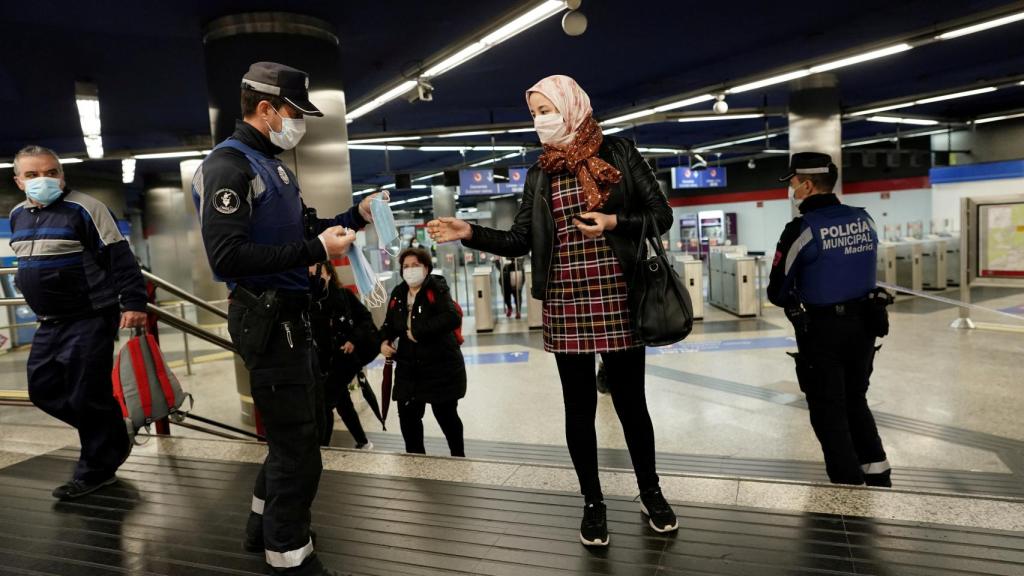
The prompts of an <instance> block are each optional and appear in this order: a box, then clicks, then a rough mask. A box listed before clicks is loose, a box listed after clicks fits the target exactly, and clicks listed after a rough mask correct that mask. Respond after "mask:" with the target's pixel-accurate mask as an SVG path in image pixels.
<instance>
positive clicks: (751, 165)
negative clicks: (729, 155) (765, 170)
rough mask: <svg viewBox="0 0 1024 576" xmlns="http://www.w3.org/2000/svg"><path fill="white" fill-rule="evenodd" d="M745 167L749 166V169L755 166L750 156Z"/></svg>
mask: <svg viewBox="0 0 1024 576" xmlns="http://www.w3.org/2000/svg"><path fill="white" fill-rule="evenodd" d="M747 168H750V169H751V170H753V169H754V168H757V163H756V162H754V159H753V158H751V159H750V160H748V161H747Z"/></svg>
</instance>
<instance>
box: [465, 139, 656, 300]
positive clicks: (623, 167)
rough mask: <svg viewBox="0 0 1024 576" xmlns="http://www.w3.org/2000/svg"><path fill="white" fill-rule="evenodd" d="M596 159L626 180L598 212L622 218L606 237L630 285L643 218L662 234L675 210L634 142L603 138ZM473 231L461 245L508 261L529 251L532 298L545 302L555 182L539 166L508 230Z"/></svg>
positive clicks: (477, 228)
mask: <svg viewBox="0 0 1024 576" xmlns="http://www.w3.org/2000/svg"><path fill="white" fill-rule="evenodd" d="M598 156H599V157H600V158H601V159H603V160H604V161H606V162H608V163H609V164H611V165H613V166H615V167H616V168H618V169H619V171H620V172H622V180H621V181H620V182H619V183H618V184H616V185H614V186H612V189H611V194H610V195H609V196H608V200H607V201H606V202H605V204H604V206H602V207H601V208H599V209H598V210H597V211H598V212H602V213H604V214H615V215H616V217H617V218H618V224H617V225H616V227H615V230H611V231H609V232H608V233H607V234H606V235H605V237H606V238H607V239H608V245H609V246H610V247H611V249H612V252H613V253H614V254H615V256H616V258H618V260H619V264H620V265H621V266H622V272H623V274H624V275H625V277H626V281H627V283H628V282H629V281H630V280H631V278H632V277H633V270H634V268H635V266H634V264H635V260H636V251H637V247H638V246H639V240H640V234H641V229H642V224H643V218H644V216H645V215H646V216H647V217H648V218H652V219H653V220H652V221H653V224H654V225H656V226H657V228H658V234H659V235H660V234H664V233H665V232H666V231H668V229H669V228H670V227H671V226H672V208H671V207H669V205H668V200H667V199H666V198H665V195H664V194H663V193H662V192H661V188H660V187H659V186H658V181H657V180H656V179H655V177H654V172H653V171H652V170H651V167H650V166H649V165H648V164H647V162H646V161H645V160H644V159H643V156H641V155H640V152H639V151H638V150H637V149H636V147H635V146H634V145H633V143H632V142H631V141H630V140H627V139H625V138H618V137H616V136H605V138H604V141H603V142H602V143H601V148H600V150H599V151H598ZM472 228H473V236H472V238H471V239H469V240H464V241H463V242H462V243H463V244H464V245H466V246H468V247H470V248H474V249H476V250H483V251H485V252H490V253H492V254H497V255H499V256H505V257H509V258H512V257H516V256H524V255H526V253H527V252H529V253H530V262H531V263H532V264H533V283H532V285H531V286H530V292H531V294H532V295H533V297H534V298H536V299H538V300H543V299H544V291H545V288H547V282H548V272H549V271H550V269H551V261H552V259H553V254H554V247H555V242H554V240H555V221H554V216H553V211H552V204H551V180H550V178H548V175H547V174H545V173H544V171H543V170H541V168H540V166H539V165H537V164H534V165H533V166H532V167H531V168H530V170H529V172H528V173H527V175H526V187H525V190H524V191H523V201H522V204H520V205H519V212H518V213H517V214H516V218H515V222H514V223H513V224H512V228H511V229H510V230H507V231H506V230H495V229H493V228H484V227H483V226H478V225H476V224H473V225H472Z"/></svg>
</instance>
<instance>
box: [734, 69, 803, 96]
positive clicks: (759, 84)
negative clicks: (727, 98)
mask: <svg viewBox="0 0 1024 576" xmlns="http://www.w3.org/2000/svg"><path fill="white" fill-rule="evenodd" d="M810 74H811V71H810V70H809V69H804V70H796V71H794V72H787V73H786V74H780V75H778V76H772V77H771V78H765V79H764V80H758V81H756V82H751V83H749V84H741V85H739V86H737V87H735V88H729V89H728V90H726V91H725V92H726V93H727V94H739V93H740V92H748V91H750V90H757V89H758V88H764V87H765V86H772V85H774V84H782V83H783V82H789V81H790V80H796V79H797V78H803V77H804V76H809V75H810Z"/></svg>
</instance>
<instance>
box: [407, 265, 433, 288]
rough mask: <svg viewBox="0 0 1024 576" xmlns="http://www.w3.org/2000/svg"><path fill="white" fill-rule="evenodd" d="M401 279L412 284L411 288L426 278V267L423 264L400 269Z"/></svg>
mask: <svg viewBox="0 0 1024 576" xmlns="http://www.w3.org/2000/svg"><path fill="white" fill-rule="evenodd" d="M402 279H403V280H405V282H406V283H407V284H408V285H409V286H412V287H413V288H415V287H417V286H419V285H420V284H423V281H424V280H426V279H427V269H426V268H424V267H423V266H413V267H412V268H404V269H402Z"/></svg>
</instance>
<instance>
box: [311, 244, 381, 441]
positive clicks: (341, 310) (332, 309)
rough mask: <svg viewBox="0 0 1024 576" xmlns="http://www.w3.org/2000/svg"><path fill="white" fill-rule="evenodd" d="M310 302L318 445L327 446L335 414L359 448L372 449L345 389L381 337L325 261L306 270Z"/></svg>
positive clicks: (363, 308) (373, 354)
mask: <svg viewBox="0 0 1024 576" xmlns="http://www.w3.org/2000/svg"><path fill="white" fill-rule="evenodd" d="M309 272H310V279H311V282H312V283H313V286H312V288H313V290H312V295H313V304H312V307H311V309H310V322H311V324H312V328H313V339H314V340H315V341H316V346H317V359H318V361H319V363H320V372H321V373H322V374H323V377H324V412H325V426H324V429H323V430H322V434H321V437H320V444H321V445H322V446H327V445H329V444H330V443H331V436H332V435H333V433H334V410H335V409H337V411H338V415H339V416H341V421H342V422H344V423H345V427H346V428H348V431H349V433H350V434H352V438H353V439H354V440H355V441H356V448H357V449H359V450H372V449H373V444H372V443H371V442H370V441H369V439H367V437H366V432H364V431H363V425H362V423H361V422H360V421H359V414H358V413H357V412H356V408H355V406H354V405H353V404H352V396H351V394H350V393H349V390H348V385H349V382H351V381H352V379H353V378H355V377H356V375H357V374H359V372H360V371H362V369H363V367H364V366H366V365H367V364H369V363H370V362H372V361H373V359H374V358H376V357H377V352H378V350H379V345H378V343H379V342H380V334H379V333H378V332H377V326H376V325H375V324H374V323H373V316H371V315H370V311H369V310H367V309H366V306H363V303H362V302H360V301H359V298H358V297H357V296H356V295H355V294H353V293H352V292H351V291H350V290H347V289H346V288H345V287H344V286H342V284H341V281H340V280H339V279H338V273H337V271H336V270H335V269H334V266H333V265H331V263H330V262H324V263H322V264H317V265H314V266H310V268H309Z"/></svg>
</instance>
